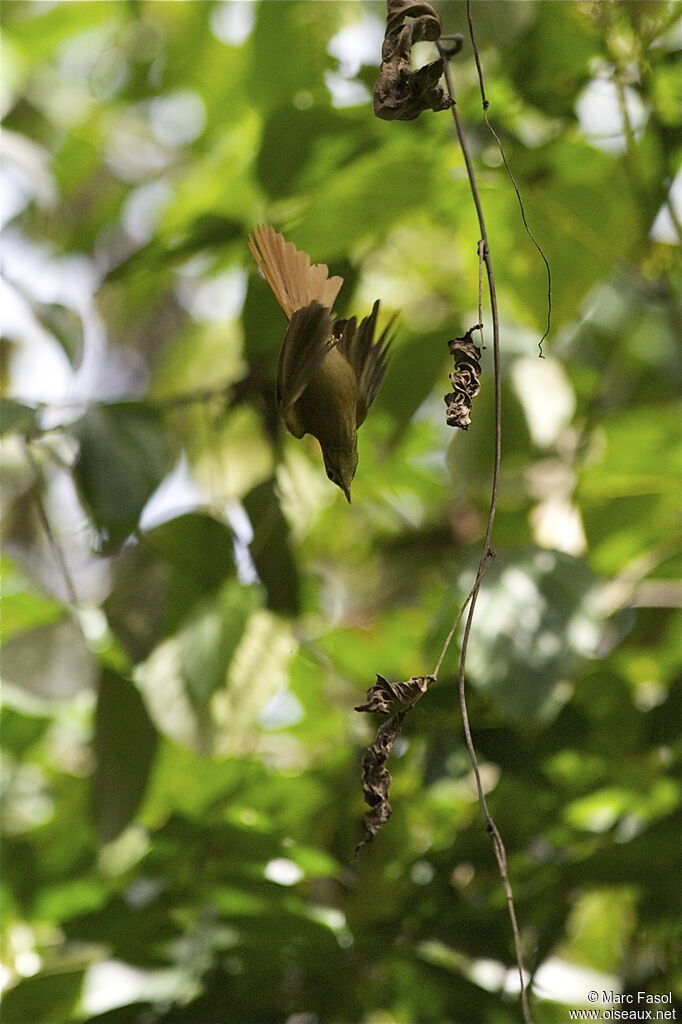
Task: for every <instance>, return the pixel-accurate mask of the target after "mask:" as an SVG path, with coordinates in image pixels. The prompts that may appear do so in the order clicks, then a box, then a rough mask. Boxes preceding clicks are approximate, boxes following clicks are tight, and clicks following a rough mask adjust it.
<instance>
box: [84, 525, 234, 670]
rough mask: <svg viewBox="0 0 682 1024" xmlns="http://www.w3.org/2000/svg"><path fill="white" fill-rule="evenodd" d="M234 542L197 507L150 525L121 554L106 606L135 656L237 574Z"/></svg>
mask: <svg viewBox="0 0 682 1024" xmlns="http://www.w3.org/2000/svg"><path fill="white" fill-rule="evenodd" d="M232 543H233V542H232V534H231V533H230V531H229V529H228V528H227V527H226V526H225V525H224V524H223V523H220V522H218V520H217V519H213V518H212V517H211V516H209V515H206V514H205V513H201V512H196V513H194V512H193V513H188V514H186V515H183V516H178V517H177V518H176V519H171V520H169V521H168V522H167V523H163V524H162V525H161V526H157V527H154V528H153V529H152V530H148V531H147V532H146V533H144V534H142V535H141V536H140V538H139V542H138V543H137V544H135V545H134V546H132V547H130V548H129V549H127V550H126V551H124V552H123V553H122V554H121V555H120V556H119V558H118V560H117V562H116V565H115V567H114V585H113V587H112V590H111V593H110V595H109V597H108V598H107V600H106V602H105V605H104V607H105V610H106V613H107V617H108V619H109V623H110V625H111V627H112V629H113V630H114V632H115V633H116V635H117V636H118V637H119V639H120V640H121V642H122V643H123V645H124V647H125V648H126V651H127V652H128V654H129V656H130V657H131V658H132V660H133V661H141V660H143V659H144V658H146V657H147V655H148V654H150V653H151V651H152V649H153V648H154V646H155V645H156V643H157V642H158V641H159V639H161V637H163V636H168V635H169V634H170V633H173V632H174V631H175V630H176V629H177V628H178V626H179V625H180V624H181V622H182V621H183V620H184V619H185V617H186V616H187V615H188V614H189V613H190V612H191V610H192V608H193V607H194V606H195V605H196V603H197V601H199V600H200V599H201V598H202V597H204V596H206V595H207V594H210V593H212V592H213V591H215V590H216V589H217V588H218V587H219V586H220V584H221V583H222V582H223V581H224V580H225V579H226V578H227V577H228V576H230V575H231V574H232V572H233V571H234V559H233V553H232Z"/></svg>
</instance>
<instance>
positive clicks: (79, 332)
mask: <svg viewBox="0 0 682 1024" xmlns="http://www.w3.org/2000/svg"><path fill="white" fill-rule="evenodd" d="M33 308H34V310H35V314H36V316H37V317H38V319H39V320H40V321H41V323H42V324H44V326H45V327H46V328H47V330H48V331H49V332H50V334H52V335H54V337H55V338H56V339H57V341H58V342H59V344H60V345H61V347H62V348H63V350H64V352H65V353H66V356H67V358H68V360H69V362H70V364H71V366H72V367H73V369H74V370H75V369H78V367H79V366H80V364H81V360H82V358H83V321H82V320H81V318H80V316H79V315H78V313H76V312H75V310H73V309H69V307H68V306H62V305H61V304H60V303H58V302H53V303H34V306H33Z"/></svg>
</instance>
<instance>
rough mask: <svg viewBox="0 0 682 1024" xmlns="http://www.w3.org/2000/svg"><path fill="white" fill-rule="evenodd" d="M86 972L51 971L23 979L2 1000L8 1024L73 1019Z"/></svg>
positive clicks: (46, 1023) (49, 1023)
mask: <svg viewBox="0 0 682 1024" xmlns="http://www.w3.org/2000/svg"><path fill="white" fill-rule="evenodd" d="M84 976H85V972H84V971H83V970H77V971H51V972H47V971H46V972H44V973H43V974H35V975H33V977H32V978H24V980H23V981H20V982H19V984H18V985H15V986H14V988H12V989H10V990H9V992H5V993H4V995H3V997H2V1019H3V1021H6V1022H7V1024H55V1021H66V1020H68V1019H69V1018H70V1016H71V1013H72V1010H73V1009H74V1006H75V1005H76V1001H77V1000H78V997H79V996H80V991H81V987H82V985H83V978H84Z"/></svg>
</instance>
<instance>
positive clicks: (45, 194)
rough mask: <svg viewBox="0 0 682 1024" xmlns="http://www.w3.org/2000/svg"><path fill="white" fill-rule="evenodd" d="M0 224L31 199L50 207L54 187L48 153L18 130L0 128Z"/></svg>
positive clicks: (54, 191) (53, 195)
mask: <svg viewBox="0 0 682 1024" xmlns="http://www.w3.org/2000/svg"><path fill="white" fill-rule="evenodd" d="M0 157H1V158H2V160H1V163H0V169H1V171H2V187H0V224H7V223H8V221H10V220H11V219H12V217H16V215H17V214H18V213H19V212H20V211H21V210H23V209H24V207H25V206H26V205H27V204H28V203H29V201H30V200H31V199H35V201H36V203H37V204H38V206H40V207H41V208H45V207H50V206H52V205H53V204H54V203H55V202H56V199H57V190H56V186H55V182H54V178H53V176H52V172H51V170H50V156H49V154H48V153H47V151H46V150H45V149H43V147H42V146H40V145H38V143H37V142H34V141H33V140H32V139H29V138H27V137H26V136H25V135H20V134H19V133H18V132H13V131H10V130H9V129H7V128H4V129H3V131H2V134H0Z"/></svg>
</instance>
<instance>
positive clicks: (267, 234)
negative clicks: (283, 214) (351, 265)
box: [249, 225, 343, 320]
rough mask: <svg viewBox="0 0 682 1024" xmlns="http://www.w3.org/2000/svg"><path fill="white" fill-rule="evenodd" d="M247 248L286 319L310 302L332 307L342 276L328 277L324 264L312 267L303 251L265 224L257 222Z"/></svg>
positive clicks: (341, 282) (316, 264) (327, 269)
mask: <svg viewBox="0 0 682 1024" xmlns="http://www.w3.org/2000/svg"><path fill="white" fill-rule="evenodd" d="M249 249H250V250H251V254H252V256H253V258H254V259H255V261H256V263H257V264H258V266H259V267H260V269H261V270H262V271H263V274H264V275H265V280H266V281H267V282H268V284H269V285H270V287H271V288H272V291H273V292H274V295H275V298H276V299H277V301H278V302H279V304H280V306H281V307H282V309H283V310H284V314H285V316H286V317H287V319H289V320H290V319H291V317H292V316H293V314H294V313H295V312H296V310H297V309H303V307H304V306H309V305H310V303H311V302H319V304H320V305H321V306H324V307H325V308H326V309H331V308H332V306H333V305H334V302H335V301H336V296H337V295H338V294H339V291H340V290H341V285H342V284H343V278H342V277H330V276H329V267H327V266H326V265H325V264H324V263H315V264H313V265H312V266H311V265H310V257H309V256H308V255H307V254H306V253H304V252H301V251H300V249H297V248H296V246H295V245H294V243H293V242H287V241H286V239H285V238H284V235H280V234H279V232H277V231H275V230H274V229H273V228H271V227H269V226H268V225H260V226H259V227H257V228H256V229H255V230H254V232H253V236H249Z"/></svg>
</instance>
